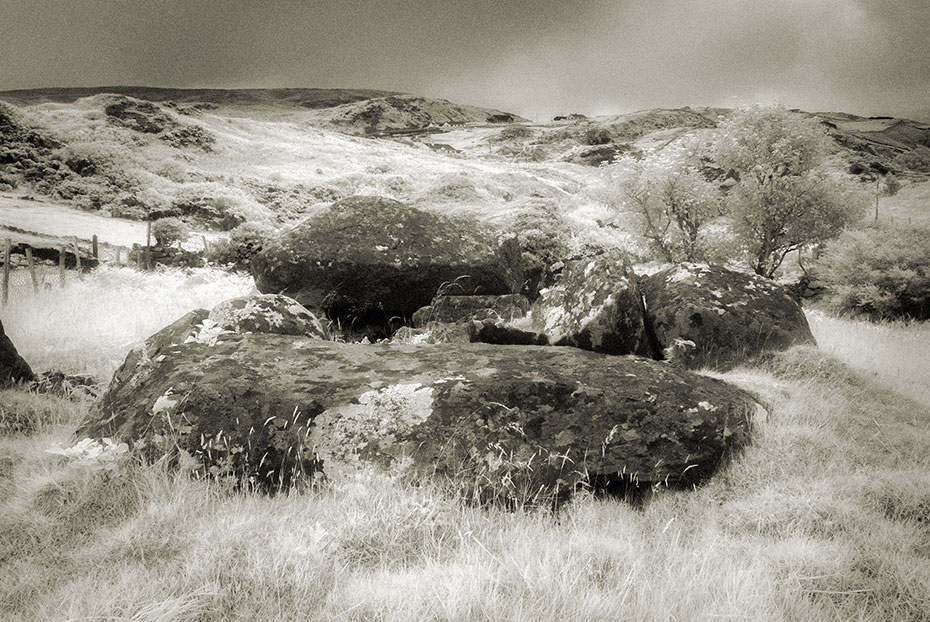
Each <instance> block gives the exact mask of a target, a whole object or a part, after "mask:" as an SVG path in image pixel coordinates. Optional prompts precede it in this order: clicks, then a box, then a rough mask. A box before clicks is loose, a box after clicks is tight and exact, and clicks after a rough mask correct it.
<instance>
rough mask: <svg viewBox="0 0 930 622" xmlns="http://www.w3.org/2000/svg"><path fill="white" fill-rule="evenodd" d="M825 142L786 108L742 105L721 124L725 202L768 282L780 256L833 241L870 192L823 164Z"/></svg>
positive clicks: (719, 157)
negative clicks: (727, 185)
mask: <svg viewBox="0 0 930 622" xmlns="http://www.w3.org/2000/svg"><path fill="white" fill-rule="evenodd" d="M830 146H831V143H830V139H829V137H828V136H827V134H826V132H825V130H824V129H823V128H822V126H821V125H820V124H819V123H818V122H817V121H815V120H813V119H809V118H806V117H804V116H802V115H799V114H795V113H792V112H789V111H787V110H785V109H784V108H782V107H780V106H778V107H770V108H761V107H753V108H745V109H741V110H738V111H736V112H735V113H734V114H733V115H732V116H731V117H730V118H729V119H727V120H725V121H723V122H722V123H721V124H720V126H719V128H718V134H717V137H716V139H715V140H714V147H713V151H714V159H715V160H716V162H717V164H718V165H720V166H722V167H723V168H724V169H727V170H729V171H731V172H732V174H734V175H735V176H736V177H737V178H738V180H739V181H738V183H737V184H736V185H735V186H733V187H732V188H731V190H730V193H729V197H728V199H729V200H728V203H729V205H730V212H731V214H732V216H733V217H734V222H735V225H736V227H737V231H738V233H739V234H740V236H741V237H742V238H743V240H744V242H745V244H746V246H747V248H748V250H749V253H750V256H751V263H752V266H753V269H754V270H755V271H756V273H757V274H760V275H762V276H765V277H771V276H772V275H773V274H774V273H775V270H777V269H778V267H779V266H780V265H781V263H782V261H784V259H785V256H786V255H787V254H788V253H790V252H791V251H794V250H797V249H799V248H801V247H803V246H806V245H809V244H815V243H819V242H824V241H826V240H828V239H830V238H833V237H835V236H837V235H839V233H840V232H841V231H842V230H843V228H844V227H845V226H846V225H847V224H849V223H851V222H853V221H855V220H857V219H859V218H861V217H862V216H863V215H864V213H865V210H867V209H868V202H869V198H868V192H867V191H865V190H863V189H862V188H861V187H859V186H857V184H856V183H855V182H853V181H852V180H851V179H850V178H848V177H846V176H845V175H842V174H839V173H835V172H832V171H830V170H829V169H828V167H827V166H826V158H827V155H828V154H829V151H830Z"/></svg>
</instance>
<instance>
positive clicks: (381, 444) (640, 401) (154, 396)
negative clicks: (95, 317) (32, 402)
mask: <svg viewBox="0 0 930 622" xmlns="http://www.w3.org/2000/svg"><path fill="white" fill-rule="evenodd" d="M162 355H163V356H162ZM116 378H117V380H115V381H114V383H113V384H112V385H111V386H110V388H109V390H108V391H107V393H106V394H105V396H104V397H103V399H102V401H101V404H100V406H99V409H98V411H97V412H96V413H95V414H94V415H93V416H92V417H91V418H90V419H88V420H87V421H85V422H84V424H83V425H82V426H81V428H80V430H79V432H78V434H79V435H83V436H90V437H101V436H108V437H112V438H114V439H119V440H124V441H127V442H130V443H131V444H132V445H133V446H134V447H135V448H136V449H137V450H140V451H142V452H143V453H145V452H148V453H149V455H150V457H157V456H159V455H163V453H164V452H168V451H170V450H171V448H176V447H179V448H180V449H182V450H184V451H185V452H186V453H187V454H190V455H191V456H193V457H195V458H198V462H199V463H200V464H202V465H203V468H209V469H211V471H212V472H213V473H216V474H224V473H225V474H229V475H233V476H235V477H237V478H239V479H240V481H241V479H243V478H254V479H255V480H256V481H259V482H267V483H269V484H271V485H276V484H277V483H279V482H280V483H281V484H282V485H286V483H287V482H288V481H291V479H292V476H293V475H294V473H296V472H298V471H299V472H303V473H307V472H319V471H322V472H323V473H325V474H327V475H328V476H331V477H338V476H339V475H340V473H342V472H346V471H351V470H353V469H354V468H356V466H357V465H358V464H359V463H360V462H372V463H376V464H384V465H390V464H394V463H396V462H397V461H399V460H402V459H406V463H407V464H408V466H409V467H410V468H414V469H416V471H417V472H419V473H421V474H422V475H424V476H428V475H439V476H449V477H455V478H460V479H461V481H465V482H472V483H482V482H484V483H487V486H488V487H489V489H490V490H491V492H490V493H489V494H499V493H500V491H501V488H507V487H516V488H514V490H516V489H517V488H519V489H521V490H545V491H553V490H556V489H558V490H560V491H565V490H568V491H571V490H572V489H573V488H574V486H575V485H576V484H578V483H580V482H583V481H588V479H589V478H592V477H597V478H600V481H602V482H603V481H604V480H605V478H606V479H607V480H617V481H627V482H628V481H630V480H633V481H639V482H642V483H644V484H647V483H654V482H666V483H668V484H669V485H670V486H690V485H692V484H696V483H699V482H701V481H703V480H704V479H705V478H706V477H708V476H709V475H710V474H711V473H713V472H714V470H715V469H716V468H717V466H718V465H719V464H720V462H721V460H722V459H723V458H725V457H726V456H727V455H728V454H729V453H730V452H731V451H733V450H735V449H737V448H739V447H740V446H742V445H743V444H745V443H746V442H747V441H748V439H749V431H750V427H751V421H752V418H753V417H754V416H755V415H756V414H758V413H759V405H758V403H757V402H755V401H754V400H753V399H752V398H751V397H749V396H748V395H747V394H746V393H744V392H742V391H740V390H738V389H736V388H733V387H731V386H729V385H727V384H725V383H723V382H721V381H719V380H715V379H711V378H707V377H703V376H698V375H695V374H693V373H691V372H688V371H685V370H682V369H680V368H676V367H674V366H670V365H666V364H664V363H660V362H656V361H652V360H649V359H644V358H640V357H618V356H604V355H600V354H596V353H592V352H585V351H582V350H579V349H575V348H538V347H529V346H510V347H500V346H490V345H485V344H444V345H441V346H432V347H424V346H415V345H359V344H345V343H337V342H330V341H320V340H310V339H302V338H298V337H290V336H282V335H267V334H249V335H224V336H223V339H222V341H218V342H216V343H215V344H214V345H210V344H208V343H201V342H197V341H191V342H188V343H181V344H177V345H172V346H170V347H167V348H164V349H162V350H161V355H159V356H158V357H156V358H155V359H154V360H151V361H149V362H148V363H146V364H145V365H142V366H140V365H138V364H137V362H136V361H135V360H133V359H132V358H131V357H130V358H127V361H126V364H125V365H124V369H121V370H120V372H119V373H117V375H116ZM185 459H187V456H182V457H181V463H182V464H184V463H185ZM186 462H190V460H189V459H187V460H186ZM483 488H484V486H483V485H479V489H482V490H483Z"/></svg>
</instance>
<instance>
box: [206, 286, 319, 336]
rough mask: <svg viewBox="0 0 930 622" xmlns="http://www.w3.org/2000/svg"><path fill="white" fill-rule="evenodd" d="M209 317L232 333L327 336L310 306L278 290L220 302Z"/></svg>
mask: <svg viewBox="0 0 930 622" xmlns="http://www.w3.org/2000/svg"><path fill="white" fill-rule="evenodd" d="M208 317H209V319H211V320H213V321H214V322H216V323H217V325H219V326H221V327H222V328H223V329H224V330H228V331H231V332H234V333H247V332H251V333H275V334H278V335H306V336H309V337H316V338H318V339H329V331H328V330H327V329H326V327H325V326H323V324H322V323H321V322H320V320H318V319H317V317H316V316H315V315H313V313H312V312H310V310H309V309H307V308H305V307H304V306H303V305H301V304H300V303H299V302H297V301H296V300H294V299H293V298H289V297H287V296H282V295H281V294H259V295H256V296H242V297H239V298H231V299H229V300H226V301H224V302H221V303H220V304H218V305H217V306H215V307H213V309H212V310H211V311H210V315H209V316H208Z"/></svg>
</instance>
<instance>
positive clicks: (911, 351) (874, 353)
mask: <svg viewBox="0 0 930 622" xmlns="http://www.w3.org/2000/svg"><path fill="white" fill-rule="evenodd" d="M807 320H808V322H809V323H810V327H811V331H812V332H813V333H814V337H815V338H816V339H817V343H818V344H819V345H820V349H821V350H823V351H824V352H826V353H828V354H830V355H832V356H835V357H836V358H838V359H840V360H841V361H843V362H845V363H847V364H848V365H851V366H852V367H854V368H856V369H859V370H861V371H863V372H865V373H867V374H869V375H871V376H873V377H875V378H876V379H878V380H879V381H880V382H881V383H882V384H884V385H886V386H889V387H891V388H892V389H893V390H895V391H897V392H899V393H902V394H904V395H907V396H908V397H910V398H911V399H914V400H918V401H920V402H922V403H924V404H927V405H930V323H927V322H912V323H910V324H907V323H903V322H884V323H874V322H868V321H864V320H853V319H841V318H836V317H832V316H829V315H827V314H825V313H822V312H819V311H808V312H807Z"/></svg>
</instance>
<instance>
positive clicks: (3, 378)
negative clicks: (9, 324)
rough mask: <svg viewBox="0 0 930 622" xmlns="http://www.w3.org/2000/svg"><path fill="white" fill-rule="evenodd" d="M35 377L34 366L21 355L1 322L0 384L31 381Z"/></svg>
mask: <svg viewBox="0 0 930 622" xmlns="http://www.w3.org/2000/svg"><path fill="white" fill-rule="evenodd" d="M34 379H35V374H34V373H32V368H30V367H29V364H28V363H27V362H26V360H25V359H24V358H23V357H21V356H20V355H19V352H17V351H16V347H15V346H14V345H13V342H12V341H10V338H9V337H7V335H6V332H5V331H4V330H3V323H2V322H0V386H6V385H8V384H11V383H14V382H29V381H31V380H34Z"/></svg>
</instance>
